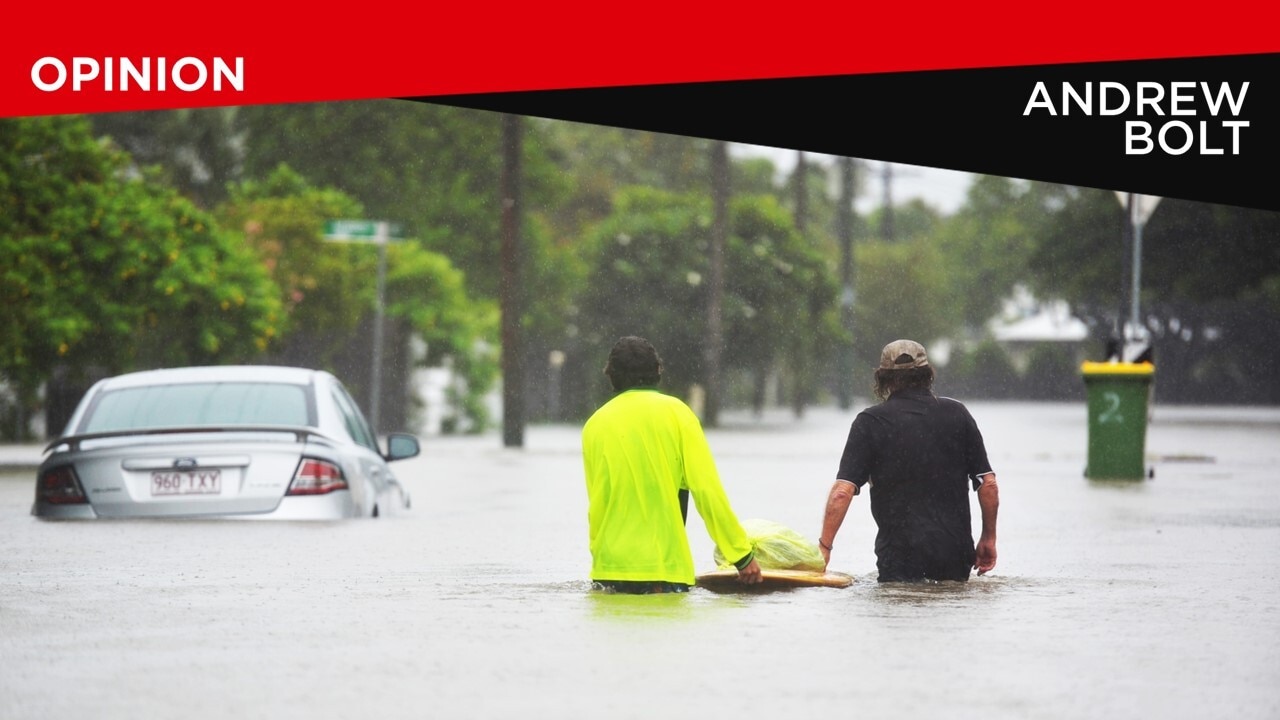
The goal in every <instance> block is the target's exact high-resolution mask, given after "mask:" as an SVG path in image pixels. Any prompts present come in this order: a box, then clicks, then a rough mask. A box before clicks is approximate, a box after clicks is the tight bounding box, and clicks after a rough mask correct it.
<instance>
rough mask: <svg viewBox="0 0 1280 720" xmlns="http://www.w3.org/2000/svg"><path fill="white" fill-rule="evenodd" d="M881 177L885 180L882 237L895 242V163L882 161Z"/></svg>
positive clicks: (881, 219)
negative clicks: (893, 188)
mask: <svg viewBox="0 0 1280 720" xmlns="http://www.w3.org/2000/svg"><path fill="white" fill-rule="evenodd" d="M880 177H881V180H882V181H883V182H884V206H883V207H882V208H881V210H880V237H881V238H883V239H884V241H885V242H893V190H892V187H893V163H887V162H886V163H880Z"/></svg>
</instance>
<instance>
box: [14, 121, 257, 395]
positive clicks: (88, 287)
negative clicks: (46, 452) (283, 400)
mask: <svg viewBox="0 0 1280 720" xmlns="http://www.w3.org/2000/svg"><path fill="white" fill-rule="evenodd" d="M131 167H132V163H131V161H130V158H129V157H128V155H127V154H125V153H123V152H120V151H119V150H117V149H114V148H113V147H111V146H110V145H109V144H104V143H101V142H99V141H97V140H95V139H94V137H93V135H92V133H91V129H90V125H89V122H88V120H87V119H86V118H84V117H83V116H61V117H50V118H33V119H20V120H8V121H3V122H0V202H3V203H4V204H5V206H6V208H5V212H3V213H0V272H2V273H3V283H0V302H2V303H3V304H4V305H5V307H6V310H7V311H6V313H5V316H4V319H3V320H2V321H0V375H2V376H3V377H4V378H5V379H6V380H7V381H8V382H9V383H11V384H12V385H13V386H14V387H15V388H16V389H17V394H18V396H19V402H20V404H21V405H22V406H23V407H24V408H26V411H27V412H29V411H30V410H31V409H33V408H34V407H35V402H36V397H37V393H38V389H39V387H40V386H41V385H42V384H43V383H44V381H45V380H46V379H47V378H48V377H49V376H50V373H51V372H53V370H54V369H55V368H64V369H66V370H67V375H68V376H69V377H70V378H72V379H73V380H74V379H75V378H80V380H79V381H83V379H84V378H86V377H88V376H89V375H91V374H101V373H115V372H121V371H125V370H130V369H137V368H146V367H157V366H165V365H187V364H206V363H222V362H233V361H240V360H243V359H245V358H250V357H255V356H258V355H259V354H260V353H262V352H263V351H265V350H266V349H267V348H268V347H269V345H270V342H271V340H272V338H273V337H274V336H275V335H276V334H277V332H278V329H279V327H278V323H279V321H280V320H281V307H280V303H279V301H278V300H277V297H276V296H277V293H276V290H275V287H274V285H273V284H272V283H271V281H270V279H269V277H268V276H267V274H266V272H265V271H264V270H263V268H262V267H261V266H260V265H259V264H258V263H257V260H256V257H254V255H253V254H252V252H251V251H250V250H249V249H248V248H246V247H245V246H244V245H243V244H242V243H240V242H238V241H237V240H236V239H235V238H234V237H232V236H230V235H228V234H227V233H224V232H223V231H222V230H221V229H219V227H218V226H217V224H216V222H215V221H214V219H213V218H212V217H211V216H210V215H208V214H207V213H205V212H203V211H201V210H200V209H198V208H197V207H195V206H194V205H193V204H192V203H191V202H190V201H189V200H187V199H186V198H184V197H181V196H180V195H178V194H177V193H176V192H174V191H173V190H170V189H168V188H167V187H165V186H163V185H161V184H159V183H158V182H156V178H155V177H154V176H152V175H144V176H143V177H140V178H133V179H130V178H129V177H128V175H129V173H127V172H126V170H128V169H130V168H131Z"/></svg>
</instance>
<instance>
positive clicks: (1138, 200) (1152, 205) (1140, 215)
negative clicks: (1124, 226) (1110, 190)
mask: <svg viewBox="0 0 1280 720" xmlns="http://www.w3.org/2000/svg"><path fill="white" fill-rule="evenodd" d="M1130 195H1131V193H1127V192H1120V191H1119V190H1117V191H1116V197H1117V198H1118V199H1119V200H1120V206H1121V207H1124V206H1126V205H1128V204H1129V197H1130ZM1132 197H1133V207H1132V208H1130V210H1131V211H1132V212H1133V217H1132V220H1133V224H1134V225H1135V226H1140V225H1146V224H1147V220H1148V219H1149V218H1150V217H1151V213H1153V212H1155V211H1156V205H1158V204H1159V203H1160V196H1159V195H1139V194H1137V193H1132Z"/></svg>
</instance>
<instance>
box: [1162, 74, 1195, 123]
mask: <svg viewBox="0 0 1280 720" xmlns="http://www.w3.org/2000/svg"><path fill="white" fill-rule="evenodd" d="M1195 86H1196V84H1195V83H1193V82H1175V83H1172V84H1170V85H1169V114H1170V115H1195V114H1196V111H1195V110H1187V109H1184V108H1182V104H1183V103H1190V102H1195V98H1194V97H1192V96H1191V95H1190V94H1187V93H1184V92H1182V91H1183V90H1191V89H1192V88H1194V87H1195Z"/></svg>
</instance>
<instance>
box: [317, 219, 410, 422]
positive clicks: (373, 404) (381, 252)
mask: <svg viewBox="0 0 1280 720" xmlns="http://www.w3.org/2000/svg"><path fill="white" fill-rule="evenodd" d="M324 231H325V233H324V236H325V239H327V240H333V241H338V242H362V243H372V244H374V245H377V246H378V281H377V283H378V284H377V295H378V299H377V303H376V305H375V307H374V321H373V367H372V368H371V369H370V378H369V385H370V388H369V416H370V417H369V422H370V423H372V424H373V433H374V436H375V437H376V436H377V435H378V433H379V428H380V427H381V422H382V418H381V412H382V335H383V330H382V325H383V315H384V314H385V307H386V293H387V244H388V243H390V242H392V241H393V240H394V239H397V238H399V237H400V225H399V224H397V223H391V222H386V221H385V220H330V221H329V222H326V223H325V224H324Z"/></svg>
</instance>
